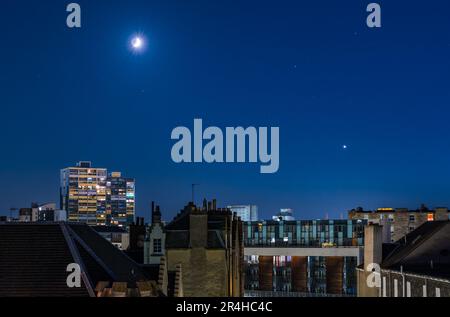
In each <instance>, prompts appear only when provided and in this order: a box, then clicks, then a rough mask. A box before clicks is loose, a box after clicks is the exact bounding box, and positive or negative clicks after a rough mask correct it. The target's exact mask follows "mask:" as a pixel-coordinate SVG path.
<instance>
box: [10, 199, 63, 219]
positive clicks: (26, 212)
mask: <svg viewBox="0 0 450 317" xmlns="http://www.w3.org/2000/svg"><path fill="white" fill-rule="evenodd" d="M18 221H19V222H52V221H67V212H66V211H65V210H57V209H56V204H55V203H46V204H38V203H32V204H31V208H20V209H19V220H18Z"/></svg>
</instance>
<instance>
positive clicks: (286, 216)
mask: <svg viewBox="0 0 450 317" xmlns="http://www.w3.org/2000/svg"><path fill="white" fill-rule="evenodd" d="M272 220H276V221H292V220H295V218H294V211H293V210H292V209H291V208H281V209H280V212H279V213H278V214H276V215H275V216H272Z"/></svg>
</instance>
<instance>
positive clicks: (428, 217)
mask: <svg viewBox="0 0 450 317" xmlns="http://www.w3.org/2000/svg"><path fill="white" fill-rule="evenodd" d="M427 220H428V221H434V215H433V213H429V214H428V215H427Z"/></svg>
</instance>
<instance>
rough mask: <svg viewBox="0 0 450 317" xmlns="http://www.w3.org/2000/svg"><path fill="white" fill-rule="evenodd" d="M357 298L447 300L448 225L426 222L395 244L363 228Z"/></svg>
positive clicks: (449, 293) (376, 231)
mask: <svg viewBox="0 0 450 317" xmlns="http://www.w3.org/2000/svg"><path fill="white" fill-rule="evenodd" d="M365 230H366V232H365V237H366V239H365V246H364V263H361V265H359V266H358V267H357V281H358V282H357V290H358V296H359V297H450V252H449V250H450V221H448V220H447V221H432V222H431V221H428V222H425V223H423V224H422V225H421V226H419V227H418V228H417V229H415V230H413V231H412V232H410V233H408V234H407V235H406V236H405V237H404V238H403V239H400V240H398V241H396V242H395V243H383V241H382V227H381V226H380V225H378V224H370V225H369V226H367V227H366V229H365Z"/></svg>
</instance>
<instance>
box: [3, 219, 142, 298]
mask: <svg viewBox="0 0 450 317" xmlns="http://www.w3.org/2000/svg"><path fill="white" fill-rule="evenodd" d="M70 263H78V264H80V266H81V267H82V269H83V268H84V269H85V273H86V275H87V281H88V283H87V284H85V283H84V282H83V280H82V286H81V287H80V288H69V287H68V286H67V284H66V279H67V276H68V275H69V274H70V272H66V268H67V265H68V264H70ZM146 280H149V278H148V277H147V275H146V274H145V272H144V270H143V269H142V268H141V267H140V266H139V265H138V264H137V263H135V262H134V261H133V260H131V259H130V258H129V257H127V256H126V255H125V254H124V253H123V252H121V251H120V250H119V249H117V248H116V247H115V246H113V245H112V244H111V243H110V242H108V241H107V240H106V239H104V238H103V237H102V236H101V235H100V234H98V233H97V232H96V231H95V230H94V229H92V228H91V227H89V226H87V225H85V224H78V223H77V224H74V223H0V297H1V296H57V297H66V296H70V297H72V296H90V295H91V296H92V295H93V294H94V293H93V291H92V290H93V289H95V287H96V285H97V282H99V281H108V282H110V283H112V282H127V284H128V287H136V282H138V281H146Z"/></svg>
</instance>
